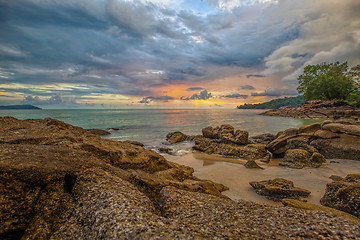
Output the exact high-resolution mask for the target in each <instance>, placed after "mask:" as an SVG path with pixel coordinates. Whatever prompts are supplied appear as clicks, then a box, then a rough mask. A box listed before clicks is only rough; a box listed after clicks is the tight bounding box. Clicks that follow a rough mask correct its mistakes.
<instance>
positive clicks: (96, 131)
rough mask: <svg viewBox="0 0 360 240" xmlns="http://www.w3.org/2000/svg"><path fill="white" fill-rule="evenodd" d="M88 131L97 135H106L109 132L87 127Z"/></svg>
mask: <svg viewBox="0 0 360 240" xmlns="http://www.w3.org/2000/svg"><path fill="white" fill-rule="evenodd" d="M88 131H89V132H90V133H92V134H95V135H99V136H106V135H110V134H111V133H110V132H108V131H106V130H102V129H88Z"/></svg>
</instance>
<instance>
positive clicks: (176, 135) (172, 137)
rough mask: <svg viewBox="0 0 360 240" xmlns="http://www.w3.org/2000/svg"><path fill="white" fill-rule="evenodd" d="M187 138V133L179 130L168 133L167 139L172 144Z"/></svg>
mask: <svg viewBox="0 0 360 240" xmlns="http://www.w3.org/2000/svg"><path fill="white" fill-rule="evenodd" d="M186 138H187V136H186V135H185V134H183V133H182V132H179V131H176V132H171V133H168V134H167V135H166V140H167V141H168V142H169V143H170V144H174V143H179V142H183V141H185V140H186Z"/></svg>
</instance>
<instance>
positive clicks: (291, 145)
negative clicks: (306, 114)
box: [286, 136, 318, 154]
mask: <svg viewBox="0 0 360 240" xmlns="http://www.w3.org/2000/svg"><path fill="white" fill-rule="evenodd" d="M302 137H303V136H302ZM286 149H303V150H306V151H308V152H309V153H310V154H313V153H315V152H318V150H317V149H316V148H314V147H313V146H310V145H309V144H307V141H304V139H301V137H297V138H292V139H289V140H288V141H287V145H286Z"/></svg>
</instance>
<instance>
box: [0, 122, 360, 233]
mask: <svg viewBox="0 0 360 240" xmlns="http://www.w3.org/2000/svg"><path fill="white" fill-rule="evenodd" d="M99 134H100V135H101V134H104V132H102V133H101V132H97V131H94V130H86V129H82V128H79V127H74V126H71V125H69V124H66V123H64V122H61V121H58V120H54V119H44V120H18V119H15V118H12V117H1V118H0V156H1V158H0V171H1V174H0V184H1V186H0V191H1V198H0V203H1V204H0V216H1V219H2V224H1V227H0V238H1V239H150V238H156V239H239V238H240V239H249V238H252V239H254V238H262V239H273V238H280V239H287V238H295V239H301V238H313V239H323V238H335V239H336V238H350V239H356V238H359V237H360V227H359V222H358V221H357V220H356V219H355V220H354V219H349V218H346V217H338V216H337V215H335V214H334V213H331V212H323V211H305V210H301V209H296V208H292V207H272V206H268V205H262V204H256V203H252V202H246V201H233V200H230V199H228V198H227V197H226V196H224V195H222V194H221V192H223V191H224V190H226V189H227V188H226V187H225V186H223V185H221V184H217V183H214V182H211V181H207V180H201V179H198V178H196V177H195V176H193V169H192V168H190V167H186V166H182V165H178V164H175V163H172V162H168V161H167V160H166V159H165V158H164V157H162V156H161V155H159V154H157V153H156V152H154V151H151V150H147V149H144V148H143V147H142V146H141V144H139V143H136V142H116V141H111V140H108V139H103V138H101V137H100V136H99ZM240 135H241V134H240V133H238V135H233V136H237V137H238V139H236V138H235V141H242V140H240V138H241V137H240ZM222 136H223V138H224V139H227V141H230V144H233V143H232V141H233V138H232V136H230V135H226V134H224V135H222ZM194 139H195V138H193V140H194ZM221 144H229V142H227V143H221ZM246 145H249V144H246ZM246 145H245V146H246ZM250 149H251V148H250ZM249 151H250V152H251V150H249ZM265 155H267V153H266V152H265ZM248 156H249V158H257V156H255V155H253V153H252V154H249V155H248ZM351 179H353V178H351ZM351 181H353V180H351Z"/></svg>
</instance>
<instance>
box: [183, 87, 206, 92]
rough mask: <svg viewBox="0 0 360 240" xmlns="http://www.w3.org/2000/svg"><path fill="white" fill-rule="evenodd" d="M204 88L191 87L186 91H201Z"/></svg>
mask: <svg viewBox="0 0 360 240" xmlns="http://www.w3.org/2000/svg"><path fill="white" fill-rule="evenodd" d="M203 89H204V88H202V87H191V88H188V89H186V91H199V90H203Z"/></svg>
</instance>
